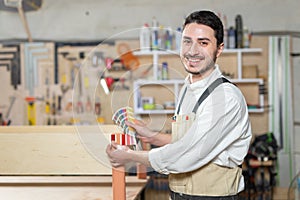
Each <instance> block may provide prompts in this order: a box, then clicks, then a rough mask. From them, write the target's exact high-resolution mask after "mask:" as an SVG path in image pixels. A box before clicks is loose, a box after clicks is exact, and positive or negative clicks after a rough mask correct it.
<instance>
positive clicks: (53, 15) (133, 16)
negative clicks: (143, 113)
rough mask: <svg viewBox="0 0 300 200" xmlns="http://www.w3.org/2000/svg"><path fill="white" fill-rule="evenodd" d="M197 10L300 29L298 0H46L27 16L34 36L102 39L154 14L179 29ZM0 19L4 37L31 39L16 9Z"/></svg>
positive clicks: (266, 27)
mask: <svg viewBox="0 0 300 200" xmlns="http://www.w3.org/2000/svg"><path fill="white" fill-rule="evenodd" d="M195 9H211V10H214V11H216V12H220V13H223V14H226V15H227V18H228V25H234V18H235V16H236V15H237V14H241V15H242V16H243V21H244V24H245V25H247V26H248V27H249V28H250V29H251V30H253V31H255V32H257V31H274V30H289V31H295V30H300V21H299V15H298V11H299V10H300V2H299V1H298V0H284V1H280V0H264V1H260V0H252V1H251V3H250V2H249V1H248V0H231V1H226V0H210V1H204V0H190V1H188V2H186V1H180V0H176V1H174V0H164V1H153V0H122V1H118V0H101V1H96V0H85V1H81V0H60V1H53V0H43V4H42V8H41V9H39V10H38V11H33V12H28V13H26V17H27V20H28V24H29V28H30V31H31V34H32V37H33V39H42V40H99V39H100V40H102V39H106V38H109V37H111V36H113V35H116V34H119V33H121V32H123V31H127V30H128V29H134V28H139V27H140V26H141V25H143V24H144V23H145V22H148V23H151V19H152V17H153V16H155V17H156V18H157V19H158V21H159V22H160V23H161V24H163V25H165V26H170V27H172V28H174V29H175V28H176V27H178V26H180V25H181V23H182V21H183V18H184V16H186V15H187V14H188V13H190V12H191V11H193V10H195ZM0 24H1V27H3V28H1V29H0V40H5V39H20V38H23V39H26V38H27V35H26V32H25V31H24V28H23V26H22V23H21V21H20V18H19V16H18V14H17V13H13V12H7V11H0ZM123 36H124V35H121V37H123ZM128 37H130V35H128Z"/></svg>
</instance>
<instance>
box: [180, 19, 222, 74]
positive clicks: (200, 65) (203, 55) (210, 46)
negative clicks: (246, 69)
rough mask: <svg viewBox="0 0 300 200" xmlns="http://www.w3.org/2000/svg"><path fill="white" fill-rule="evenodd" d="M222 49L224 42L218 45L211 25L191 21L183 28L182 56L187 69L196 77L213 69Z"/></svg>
mask: <svg viewBox="0 0 300 200" xmlns="http://www.w3.org/2000/svg"><path fill="white" fill-rule="evenodd" d="M222 49H223V44H222V45H220V46H219V47H217V39H216V38H215V35H214V30H213V29H212V28H210V27H209V26H206V25H202V24H197V23H191V24H188V25H186V27H185V29H184V30H183V33H182V43H181V50H180V57H181V61H182V63H183V64H184V67H185V70H186V71H187V72H188V73H190V74H192V75H193V77H195V78H196V77H199V78H201V77H202V78H203V77H205V76H207V75H209V74H210V72H211V71H213V69H214V66H215V61H216V59H217V57H218V56H219V55H220V54H221V52H222Z"/></svg>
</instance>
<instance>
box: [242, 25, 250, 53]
mask: <svg viewBox="0 0 300 200" xmlns="http://www.w3.org/2000/svg"><path fill="white" fill-rule="evenodd" d="M249 37H250V35H249V30H248V28H247V27H246V26H244V31H243V47H244V48H249V47H250V40H249Z"/></svg>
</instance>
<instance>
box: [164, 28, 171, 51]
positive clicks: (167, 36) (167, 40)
mask: <svg viewBox="0 0 300 200" xmlns="http://www.w3.org/2000/svg"><path fill="white" fill-rule="evenodd" d="M172 41H173V35H172V29H171V27H169V28H167V29H166V31H165V47H166V50H171V49H172Z"/></svg>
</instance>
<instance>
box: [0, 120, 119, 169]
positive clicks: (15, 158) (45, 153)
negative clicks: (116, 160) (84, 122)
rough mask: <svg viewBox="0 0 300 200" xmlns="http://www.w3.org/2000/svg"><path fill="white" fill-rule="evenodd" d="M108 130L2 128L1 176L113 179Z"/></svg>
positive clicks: (109, 131) (43, 127)
mask: <svg viewBox="0 0 300 200" xmlns="http://www.w3.org/2000/svg"><path fill="white" fill-rule="evenodd" d="M118 131H119V130H118V128H117V127H116V126H113V125H105V126H101V127H98V126H80V127H75V126H48V127H47V126H28V127H23V126H20V127H0V162H1V165H0V174H1V175H7V174H21V175H22V174H26V175H40V174H52V175H72V174H77V175H81V174H83V175H84V174H98V175H110V174H111V167H110V164H109V161H108V160H107V156H106V153H105V148H106V146H107V144H108V143H109V141H108V140H107V138H108V137H109V135H110V133H112V132H118Z"/></svg>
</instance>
